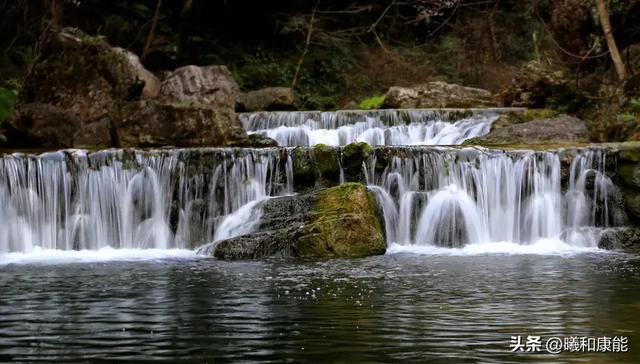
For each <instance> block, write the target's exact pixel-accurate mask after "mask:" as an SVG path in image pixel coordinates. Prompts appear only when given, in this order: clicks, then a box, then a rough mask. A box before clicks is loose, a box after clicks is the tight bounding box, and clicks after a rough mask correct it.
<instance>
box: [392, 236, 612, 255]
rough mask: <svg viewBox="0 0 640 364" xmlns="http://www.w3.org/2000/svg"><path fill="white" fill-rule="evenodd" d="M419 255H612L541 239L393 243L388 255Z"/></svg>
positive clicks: (607, 251)
mask: <svg viewBox="0 0 640 364" xmlns="http://www.w3.org/2000/svg"><path fill="white" fill-rule="evenodd" d="M399 253H409V254H419V255H445V256H473V255H491V254H496V255H557V256H573V255H577V254H584V253H599V254H607V253H611V251H609V250H602V249H598V248H595V247H578V246H574V245H569V244H567V243H565V242H563V241H562V240H560V239H540V240H538V241H536V242H535V243H533V244H528V245H527V244H516V243H512V242H508V241H503V242H489V243H476V244H469V245H465V246H464V247H462V248H442V247H438V246H435V245H407V244H396V243H392V244H390V245H389V247H388V248H387V254H399Z"/></svg>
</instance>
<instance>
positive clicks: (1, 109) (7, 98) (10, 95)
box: [0, 87, 18, 123]
mask: <svg viewBox="0 0 640 364" xmlns="http://www.w3.org/2000/svg"><path fill="white" fill-rule="evenodd" d="M17 98H18V92H17V91H16V90H15V89H9V88H5V87H0V123H2V122H3V121H4V120H5V119H6V118H7V117H8V116H9V115H10V114H11V113H12V112H13V109H14V107H15V104H16V99H17Z"/></svg>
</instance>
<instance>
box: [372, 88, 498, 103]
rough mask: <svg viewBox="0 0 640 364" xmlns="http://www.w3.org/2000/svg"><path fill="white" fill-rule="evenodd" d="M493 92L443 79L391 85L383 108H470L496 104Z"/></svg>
mask: <svg viewBox="0 0 640 364" xmlns="http://www.w3.org/2000/svg"><path fill="white" fill-rule="evenodd" d="M495 105H496V103H495V102H494V100H493V95H492V94H491V92H489V91H487V90H483V89H479V88H473V87H464V86H460V85H455V84H451V83H446V82H442V81H436V82H429V83H426V84H423V85H418V86H415V87H411V88H407V87H395V86H394V87H391V88H389V91H387V94H386V95H385V98H384V103H383V105H382V107H383V108H387V109H393V108H397V109H410V108H438V107H451V108H457V107H459V108H470V107H482V106H495Z"/></svg>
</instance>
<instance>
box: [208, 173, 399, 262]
mask: <svg viewBox="0 0 640 364" xmlns="http://www.w3.org/2000/svg"><path fill="white" fill-rule="evenodd" d="M261 208H262V209H263V211H262V217H261V221H260V223H259V225H258V228H257V230H256V231H254V232H253V233H250V234H247V235H243V236H239V237H235V238H231V239H227V240H223V241H220V242H217V243H214V246H213V247H212V246H210V247H208V248H204V249H203V250H202V252H209V253H211V252H212V253H213V255H214V256H216V257H218V258H220V259H226V260H235V259H262V258H266V257H272V256H280V257H299V258H314V259H315V258H319V259H323V258H357V257H365V256H370V255H378V254H384V252H385V249H386V242H385V238H384V232H383V228H382V223H381V219H380V216H379V214H378V205H377V203H376V201H375V198H374V197H373V195H372V194H371V193H370V192H369V191H368V190H367V188H366V187H365V186H364V185H363V184H360V183H346V184H343V185H340V186H336V187H332V188H328V189H324V190H320V191H318V192H314V193H311V194H306V195H298V196H285V197H278V198H273V199H269V200H267V201H265V202H264V203H263V205H262V207H261Z"/></svg>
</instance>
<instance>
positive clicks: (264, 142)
mask: <svg viewBox="0 0 640 364" xmlns="http://www.w3.org/2000/svg"><path fill="white" fill-rule="evenodd" d="M244 146H245V147H249V148H273V147H277V146H278V142H277V141H275V140H274V139H271V138H269V137H267V136H264V135H262V134H258V133H253V134H249V136H248V138H247V144H246V145H244Z"/></svg>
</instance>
